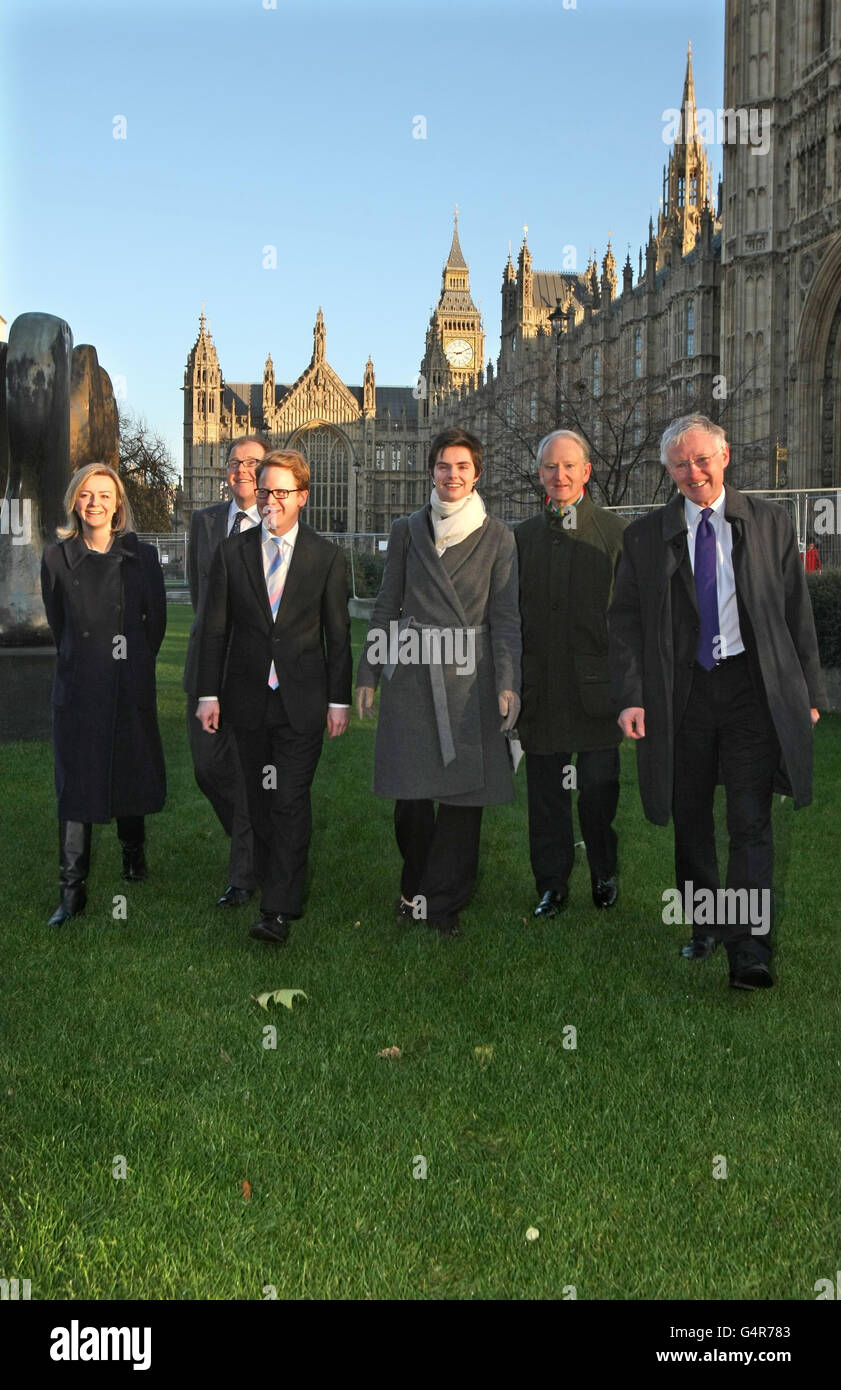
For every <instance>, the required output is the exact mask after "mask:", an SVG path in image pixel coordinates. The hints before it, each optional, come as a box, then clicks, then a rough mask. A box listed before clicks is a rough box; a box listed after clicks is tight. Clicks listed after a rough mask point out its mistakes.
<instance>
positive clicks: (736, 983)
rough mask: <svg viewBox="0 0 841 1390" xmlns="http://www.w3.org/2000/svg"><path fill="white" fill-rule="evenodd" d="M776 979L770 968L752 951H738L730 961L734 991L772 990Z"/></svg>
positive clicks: (731, 981)
mask: <svg viewBox="0 0 841 1390" xmlns="http://www.w3.org/2000/svg"><path fill="white" fill-rule="evenodd" d="M773 983H774V977H773V975H772V974H771V971H770V970H769V969H768V966H767V965H765V964H763V962H762V961H761V960H757V958H756V956H755V955H753V954H752V953H751V952H750V951H737V952H736V953H735V955H734V956H733V958H732V960H731V961H730V984H731V985H732V987H733V989H770V988H771V985H772V984H773Z"/></svg>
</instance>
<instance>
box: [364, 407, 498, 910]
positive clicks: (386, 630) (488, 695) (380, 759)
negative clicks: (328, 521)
mask: <svg viewBox="0 0 841 1390" xmlns="http://www.w3.org/2000/svg"><path fill="white" fill-rule="evenodd" d="M482 452H483V451H482V445H481V444H480V442H479V440H478V439H476V438H475V437H474V436H473V435H471V434H467V433H466V432H465V431H464V430H459V429H449V430H444V431H443V432H442V433H441V434H439V435H438V436H437V437H436V438H435V439H434V440H433V441H432V445H431V448H430V452H429V471H430V474H431V477H432V482H433V491H432V496H431V499H430V502H429V504H428V505H427V506H425V507H422V508H421V509H420V510H419V511H416V512H413V513H412V515H411V516H409V517H405V518H401V519H400V520H399V521H396V522H395V523H394V525H393V527H392V529H391V536H390V537H389V543H388V553H387V556H386V565H385V572H384V574H383V582H382V587H381V589H380V593H379V596H378V598H377V601H376V604H375V607H374V614H373V617H372V620H371V625H370V628H369V630H368V636H367V638H366V643H365V650H364V652H363V655H362V658H361V660H360V663H359V669H358V673H357V711H358V713H359V716H360V718H362V717H364V716H365V715H366V714H372V713H373V703H374V690H375V688H376V686H377V685H378V683H379V681H380V678H381V676H382V677H385V679H384V681H383V684H382V688H381V693H380V708H379V723H378V728H377V739H376V747H375V753H374V783H373V790H374V793H375V794H376V795H377V796H384V797H389V798H393V799H394V800H395V803H396V805H395V815H394V822H395V832H396V837H397V844H398V848H399V849H400V852H401V855H402V857H403V874H402V879H401V896H400V899H399V901H398V904H397V913H398V917H399V918H401V919H402V920H408V919H411V918H412V917H413V915H414V912H413V905H415V906H416V907H418V908H419V914H418V915H421V914H422V913H423V912H424V911H425V914H426V921H427V924H428V925H429V926H431V927H435V928H437V930H438V931H439V932H440V933H441V935H446V936H454V935H457V934H458V913H459V911H460V910H461V909H462V908H463V907H465V906H466V905H467V903H468V902H469V901H470V898H471V897H472V894H473V890H474V887H475V883H476V875H477V869H478V859H479V837H480V832H481V825H482V808H483V807H484V806H492V805H499V804H501V803H504V802H507V801H511V800H512V798H513V795H514V791H513V783H512V777H511V762H510V757H509V752H508V747H507V740H506V737H505V734H506V732H507V731H509V730H510V729H512V728H513V727H514V725H515V723H516V720H517V715H518V713H519V709H520V696H519V692H520V651H521V641H520V614H519V607H518V578H517V558H516V548H515V544H514V537H513V534H512V533H511V531H510V530H509V529H508V527H506V526H504V525H503V524H502V522H501V521H497V520H496V519H495V518H493V517H489V516H488V515H487V514H486V511H485V507H484V503H483V502H482V499H481V497H480V496H479V494H478V493H477V492H476V491H475V485H476V482H477V480H478V478H479V476H480V474H481V471H482ZM436 803H437V810H436Z"/></svg>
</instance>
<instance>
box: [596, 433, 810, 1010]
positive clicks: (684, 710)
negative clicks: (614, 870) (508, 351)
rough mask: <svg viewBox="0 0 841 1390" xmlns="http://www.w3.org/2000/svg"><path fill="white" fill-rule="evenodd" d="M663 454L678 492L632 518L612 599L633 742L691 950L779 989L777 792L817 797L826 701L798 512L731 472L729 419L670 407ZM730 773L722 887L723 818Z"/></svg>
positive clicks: (799, 800) (616, 663)
mask: <svg viewBox="0 0 841 1390" xmlns="http://www.w3.org/2000/svg"><path fill="white" fill-rule="evenodd" d="M660 457H661V460H662V462H663V464H664V465H665V467H666V468H667V469H668V471H669V473H670V475H671V477H672V479H673V481H674V483H675V485H676V486H677V489H678V496H676V497H674V498H673V499H672V500H671V501H670V502H669V503H667V505H666V506H665V507H659V508H657V509H656V510H654V511H652V512H649V514H648V515H647V516H645V517H643V518H641V519H640V520H639V521H635V522H633V523H632V524H631V525H630V526H629V527H628V530H627V531H626V532H625V545H624V550H623V557H622V563H621V565H620V568H619V574H618V576H617V581H616V591H615V594H614V598H613V603H612V605H611V608H610V613H609V620H608V621H609V627H610V665H611V676H612V680H613V683H614V689H615V692H616V695H617V699H618V703H619V704H620V706H621V714H620V715H619V725H620V727H621V729H622V732H623V733H624V734H626V735H627V737H628V738H632V739H635V740H637V767H638V774H639V783H640V794H641V797H642V801H643V807H644V810H645V814H646V816H647V817H648V819H649V820H651V821H653V822H654V823H655V824H657V825H667V824H668V821H669V816H670V815H671V816H672V817H673V820H674V836H675V878H676V883H677V894H678V895H679V897H680V899H681V901H682V903H683V905H684V912H683V917H684V918H686V919H688V920H690V921H691V922H692V939H691V940H690V941H689V942H688V944H687V945H686V946H684V947H683V949H682V954H683V955H684V956H685V957H686V958H687V959H688V960H704V959H706V958H707V957H708V956H709V955H710V954H711V952H712V951H713V950H714V949H715V947H716V946H717V944H718V942H719V941H723V942H724V945H725V947H726V949H727V955H728V961H729V967H730V983H731V985H732V986H734V988H737V989H757V988H767V987H768V986H770V985H772V984H773V983H774V981H773V977H772V974H771V969H770V963H771V939H770V928H771V925H772V917H773V896H772V895H773V870H774V848H773V838H772V829H771V800H772V792H773V790H774V789H775V788H776V789H777V790H780V791H784V792H787V793H788V794H789V795H792V796H793V798H794V806H795V809H797V808H799V807H801V806H808V804H809V802H810V801H811V797H812V726H813V725H814V724H815V723H817V720H818V717H819V716H818V710H817V706H818V705H819V704H820V703H821V701H822V700H823V699H825V692H824V689H823V685H822V678H821V672H820V664H819V660H818V648H817V639H816V637H815V625H814V621H813V618H812V609H811V605H810V601H809V594H808V590H807V588H806V580H805V576H804V574H803V565H802V563H801V561H800V555H799V552H798V546H797V538H796V536H795V533H794V528H793V526H792V523H791V520H790V518H789V515H788V513H787V511H785V509H784V508H783V507H782V506H780V504H779V503H778V502H775V501H765V500H762V499H760V498H756V497H752V496H749V495H748V494H746V493H742V492H738V491H737V490H736V489H735V488H733V487H729V486H725V483H724V470H725V469H726V468H727V466H728V464H729V462H730V449H729V446H728V444H727V439H726V436H725V433H724V430H723V429H721V427H720V426H719V425H716V424H713V423H712V421H711V420H708V419H707V418H706V416H704V415H686V416H683V417H682V418H680V419H678V420H674V421H673V422H672V424H671V425H669V427H668V428H667V429H666V431H665V433H664V434H663V437H662V440H661V445H660ZM719 780H721V781H723V782H724V786H725V790H726V796H727V828H728V831H729V834H730V854H729V860H728V865H727V887H726V889H721V888H720V881H719V872H718V862H717V858H716V847H715V825H714V820H713V798H714V794H715V788H716V783H717V782H718V781H719ZM671 892H672V890H669V893H671ZM668 895H669V894H668V893H667V894H664V895H663V900H664V901H665V900H666V899H667V897H668ZM662 916H663V920H664V921H667V920H672V919H671V918H670V917H667V915H666V912H665V910H664V912H663V914H662Z"/></svg>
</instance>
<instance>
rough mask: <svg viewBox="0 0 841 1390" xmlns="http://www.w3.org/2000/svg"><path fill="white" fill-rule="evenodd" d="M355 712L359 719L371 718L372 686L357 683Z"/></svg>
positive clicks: (372, 711)
mask: <svg viewBox="0 0 841 1390" xmlns="http://www.w3.org/2000/svg"><path fill="white" fill-rule="evenodd" d="M356 713H357V715H358V717H359V718H360V719H373V717H374V687H373V686H372V685H358V686H357V687H356Z"/></svg>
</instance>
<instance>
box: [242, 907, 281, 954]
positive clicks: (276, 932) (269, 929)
mask: <svg viewBox="0 0 841 1390" xmlns="http://www.w3.org/2000/svg"><path fill="white" fill-rule="evenodd" d="M248 935H249V936H253V937H254V939H255V941H273V942H275V944H276V945H278V946H283V945H285V943H286V939H287V937H288V936H289V918H288V917H282V916H279V915H278V916H276V917H275V916H272V914H271V913H267V912H264V913H263V914H262V916H261V917H260V920H259V922H255V923H254V926H253V927H252V928H251V930H250V932H249V933H248Z"/></svg>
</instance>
